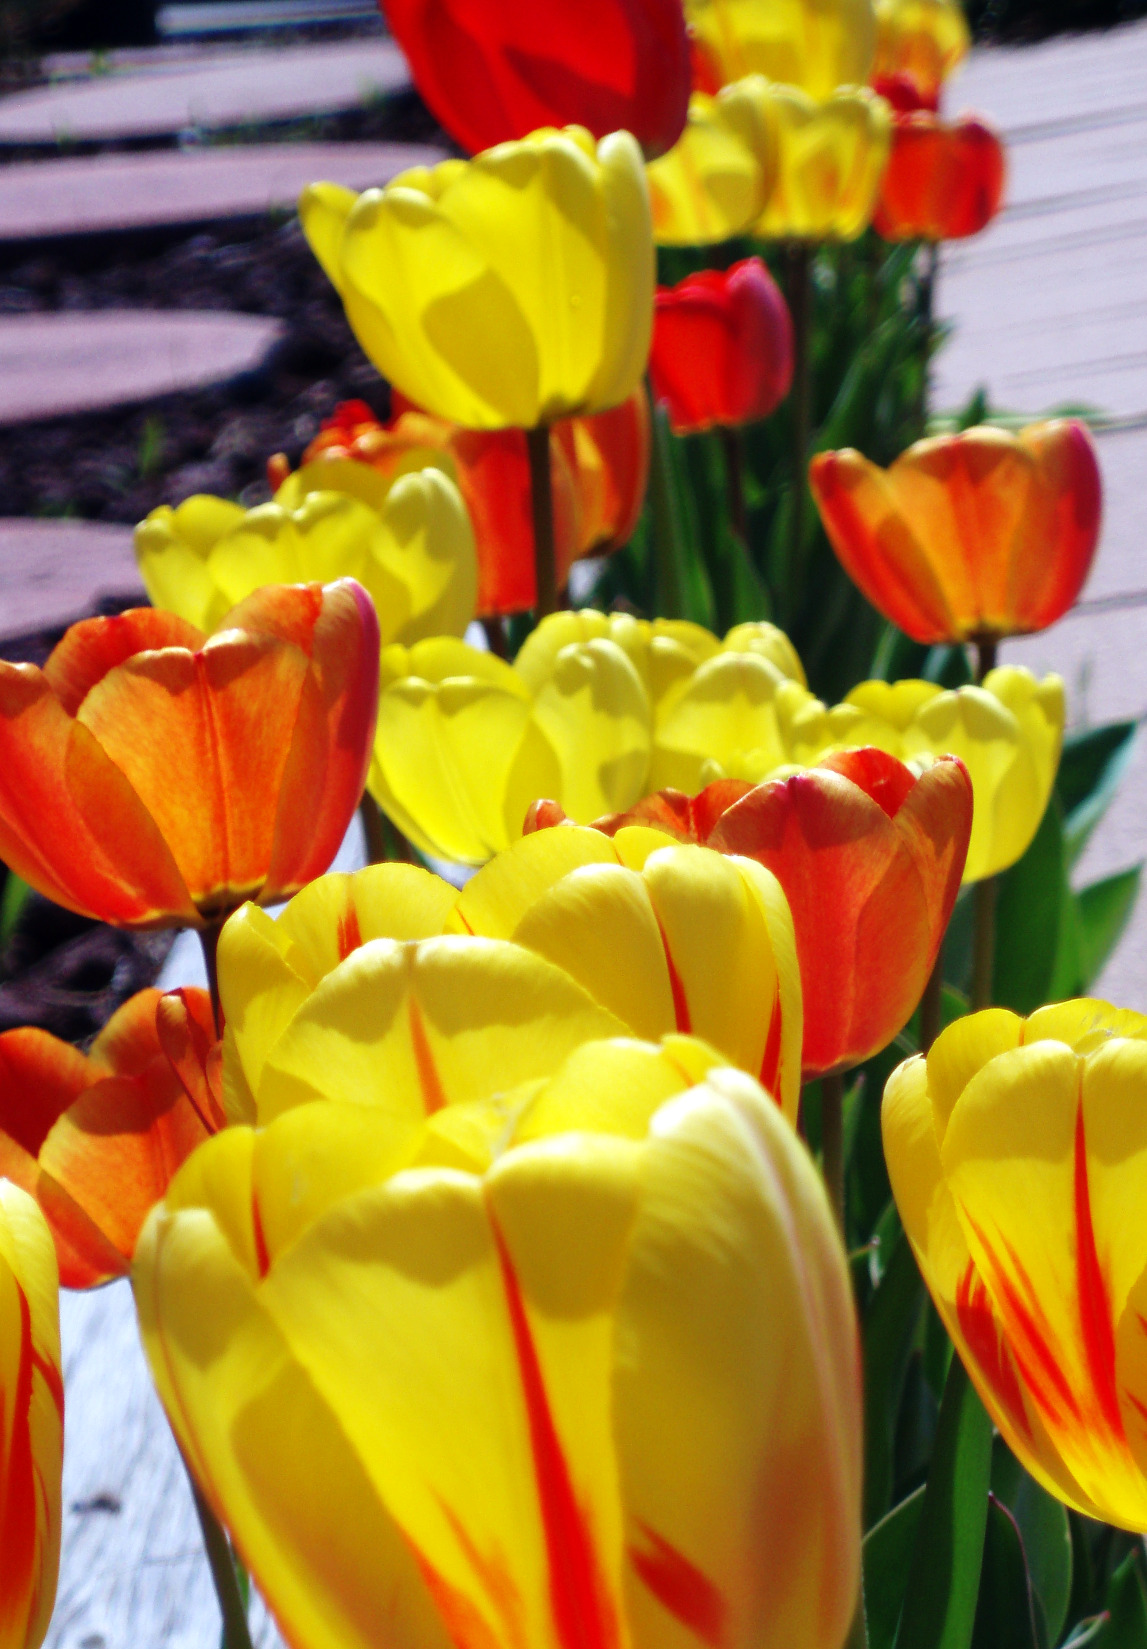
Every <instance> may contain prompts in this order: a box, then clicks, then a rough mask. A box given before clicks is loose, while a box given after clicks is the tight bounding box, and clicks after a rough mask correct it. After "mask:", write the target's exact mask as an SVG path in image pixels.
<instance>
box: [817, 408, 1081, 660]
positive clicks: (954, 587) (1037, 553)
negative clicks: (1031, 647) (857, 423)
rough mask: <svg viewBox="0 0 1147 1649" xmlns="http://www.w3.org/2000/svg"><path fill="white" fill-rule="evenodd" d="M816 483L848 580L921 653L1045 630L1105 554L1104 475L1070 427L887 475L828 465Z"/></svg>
mask: <svg viewBox="0 0 1147 1649" xmlns="http://www.w3.org/2000/svg"><path fill="white" fill-rule="evenodd" d="M809 481H810V483H811V486H812V491H813V496H814V498H815V499H816V502H817V506H818V508H819V510H820V514H821V519H822V521H823V522H824V525H825V531H826V532H827V533H828V536H829V538H830V540H831V541H832V547H833V549H834V550H835V551H836V553H837V555H838V557H839V558H840V561H841V563H842V565H843V567H844V569H845V571H846V572H847V573H848V575H849V577H850V578H851V579H852V580H853V582H854V583H856V584H857V585H859V587H860V589H861V591H862V592H863V593H864V595H866V596H867V597H868V599H869V601H871V602H872V604H873V606H874V607H878V608H879V609H880V611H881V612H882V613H883V614H884V616H885V618H889V619H891V620H892V622H893V624H896V625H898V626H899V627H900V629H901V630H903V631H905V633H906V634H907V635H910V636H911V637H912V639H913V641H920V642H953V641H970V640H987V639H992V638H999V637H1001V636H1010V635H1023V634H1026V633H1027V632H1029V631H1032V630H1043V629H1046V627H1047V626H1048V625H1049V624H1054V623H1055V621H1056V619H1057V618H1061V617H1062V616H1063V614H1064V613H1065V612H1067V610H1068V608H1069V607H1070V606H1071V604H1072V603H1073V602H1074V600H1075V598H1076V596H1077V595H1078V594H1079V591H1080V589H1081V587H1082V585H1083V582H1084V580H1085V578H1086V577H1087V574H1088V571H1089V569H1090V567H1091V558H1092V556H1093V555H1094V554H1095V547H1096V544H1097V543H1098V541H1099V526H1100V517H1101V515H1102V484H1101V481H1100V476H1099V464H1098V461H1097V459H1096V456H1095V448H1094V446H1093V444H1092V441H1091V437H1090V436H1089V435H1088V433H1087V431H1086V429H1085V428H1084V426H1083V425H1082V424H1079V423H1076V422H1074V420H1069V421H1066V422H1065V421H1061V420H1055V421H1053V422H1051V423H1043V424H1029V425H1028V427H1027V428H1026V429H1024V430H1021V432H1020V434H1019V435H1010V434H1008V433H1006V432H1005V431H1004V430H1001V429H992V428H990V427H989V426H988V425H986V424H981V425H978V426H977V427H976V428H974V429H970V430H966V431H965V432H964V433H963V434H962V435H941V436H935V437H932V438H931V439H929V440H926V441H917V443H916V445H915V446H912V447H909V448H908V450H907V452H902V453H901V455H900V457H899V458H897V460H896V462H895V463H894V464H893V465H892V466H891V468H890V469H888V470H882V469H880V468H878V467H877V465H875V464H872V463H870V462H869V461H868V459H867V458H863V457H861V455H860V453H858V452H854V451H852V450H851V449H846V450H845V451H843V452H824V453H820V454H818V456H817V457H816V458H814V459H813V461H812V465H811V467H810V470H809Z"/></svg>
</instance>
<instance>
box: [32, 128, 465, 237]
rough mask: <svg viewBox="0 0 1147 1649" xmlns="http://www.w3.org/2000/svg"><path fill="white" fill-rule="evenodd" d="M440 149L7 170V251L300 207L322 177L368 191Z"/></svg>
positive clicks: (146, 158) (190, 157) (280, 148)
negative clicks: (12, 244) (12, 246)
mask: <svg viewBox="0 0 1147 1649" xmlns="http://www.w3.org/2000/svg"><path fill="white" fill-rule="evenodd" d="M443 158H444V157H443V154H442V152H441V151H440V150H437V149H432V148H429V147H428V146H426V145H422V144H418V145H415V144H409V145H407V144H399V143H263V144H254V145H252V146H250V147H246V146H243V147H238V148H233V149H232V148H227V149H182V150H181V149H159V150H148V151H143V152H138V151H137V152H129V153H126V154H106V155H94V156H92V157H90V158H87V157H85V158H83V159H69V160H31V161H21V162H19V163H18V164H16V165H14V166H5V167H3V168H0V242H3V241H11V240H27V239H31V238H34V237H37V236H55V235H75V234H98V233H101V232H102V231H105V230H119V229H141V228H149V227H153V226H158V225H161V224H173V223H178V224H194V223H208V222H214V221H216V220H217V219H220V218H232V217H255V216H258V215H260V214H262V213H264V212H269V211H272V210H275V209H282V208H293V207H294V205H295V202H296V201H297V200H298V198H299V194H300V191H301V190H302V189H303V187H304V185H305V184H307V183H312V182H314V181H315V180H316V179H318V178H325V179H329V180H330V181H331V182H332V183H342V184H345V185H346V186H347V187H348V188H351V189H367V188H370V187H371V186H372V185H374V184H382V183H387V182H389V180H390V179H391V178H392V177H394V176H395V175H396V174H397V173H399V172H401V171H404V170H405V169H406V168H407V167H408V166H433V165H435V164H436V163H437V162H438V161H439V160H441V159H443Z"/></svg>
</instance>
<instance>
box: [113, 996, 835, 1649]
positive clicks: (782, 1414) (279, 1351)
mask: <svg viewBox="0 0 1147 1649" xmlns="http://www.w3.org/2000/svg"><path fill="white" fill-rule="evenodd" d="M522 1040H523V1041H527V1042H529V1043H530V1044H531V1046H536V1045H537V1042H538V1038H537V1034H536V1029H535V1027H533V1026H526V1027H523V1034H522ZM486 1074H488V1076H489V1077H491V1078H495V1079H499V1076H500V1073H498V1072H496V1071H495V1070H493V1069H491V1070H490V1071H489V1073H486ZM134 1284H135V1294H136V1302H137V1306H138V1311H139V1318H140V1326H141V1330H142V1336H143V1342H144V1346H145V1350H146V1352H147V1356H148V1359H149V1362H150V1365H151V1369H152V1373H153V1375H154V1378H155V1381H156V1385H157V1387H158V1389H159V1393H160V1396H161V1398H162V1401H163V1403H164V1407H165V1408H166V1411H167V1414H168V1417H169V1419H170V1421H171V1424H172V1426H173V1428H174V1429H175V1432H176V1434H177V1436H178V1438H179V1442H180V1445H181V1447H182V1449H183V1451H184V1453H185V1455H186V1457H187V1459H188V1461H189V1463H190V1465H191V1467H192V1470H193V1471H194V1473H195V1475H196V1478H197V1479H198V1481H199V1482H200V1484H201V1485H202V1488H203V1490H204V1493H205V1494H206V1496H207V1498H208V1500H209V1502H210V1503H211V1505H212V1507H213V1509H214V1510H215V1512H216V1513H217V1515H218V1516H219V1517H220V1518H221V1520H222V1521H223V1522H224V1523H225V1524H226V1525H227V1527H228V1528H229V1529H230V1531H231V1533H232V1536H233V1538H234V1541H235V1544H236V1547H237V1549H238V1551H239V1553H240V1554H241V1556H242V1558H243V1560H244V1562H245V1563H246V1564H247V1565H248V1567H249V1569H250V1571H251V1573H252V1575H253V1577H254V1579H255V1580H256V1581H257V1583H258V1585H259V1588H260V1591H261V1592H262V1594H263V1595H264V1597H265V1598H266V1599H267V1602H268V1604H269V1605H270V1608H271V1610H272V1612H273V1614H274V1615H275V1616H276V1618H277V1619H278V1621H279V1623H280V1626H281V1628H282V1630H283V1633H284V1635H285V1636H286V1637H287V1638H288V1639H289V1641H290V1642H291V1643H292V1644H294V1645H296V1646H297V1649H375V1646H377V1644H378V1643H379V1632H380V1623H383V1625H384V1627H385V1636H386V1640H387V1642H389V1643H393V1644H395V1645H397V1646H401V1649H449V1646H450V1645H455V1646H458V1649H483V1646H486V1649H488V1646H491V1645H494V1644H499V1645H511V1644H512V1645H518V1646H520V1649H577V1646H579V1645H586V1644H594V1645H599V1646H606V1649H608V1646H611V1645H614V1646H619V1649H620V1646H622V1645H625V1644H629V1643H666V1644H668V1643H673V1644H678V1643H679V1644H681V1645H683V1646H687V1645H690V1644H696V1645H698V1649H700V1646H701V1645H708V1646H710V1649H711V1646H713V1645H716V1644H729V1645H753V1646H754V1649H791V1646H792V1645H794V1644H800V1645H801V1646H802V1649H839V1645H840V1644H841V1642H842V1641H843V1638H844V1635H845V1633H846V1632H847V1630H848V1625H849V1619H850V1616H851V1613H852V1608H853V1604H854V1601H855V1596H856V1586H857V1579H858V1558H859V1533H860V1528H859V1488H860V1438H861V1423H862V1422H861V1397H860V1391H859V1381H858V1373H857V1369H858V1343H857V1333H856V1325H855V1318H854V1311H853V1306H852V1301H851V1291H850V1286H849V1278H848V1273H847V1265H846V1261H845V1256H844V1253H843V1250H842V1248H841V1245H840V1240H839V1237H838V1236H837V1234H836V1231H835V1227H834V1223H833V1218H832V1215H831V1213H830V1211H829V1209H828V1205H827V1202H826V1199H825V1196H824V1193H823V1190H822V1188H821V1185H820V1183H819V1180H818V1177H817V1175H816V1172H815V1170H814V1168H813V1166H812V1164H811V1162H810V1161H809V1159H808V1156H807V1154H806V1153H805V1151H804V1148H803V1147H802V1145H801V1144H800V1141H799V1140H798V1139H797V1137H796V1134H795V1133H794V1131H793V1130H792V1129H791V1128H790V1127H789V1126H788V1124H787V1123H786V1122H785V1121H784V1120H783V1118H781V1116H780V1115H779V1114H778V1112H777V1109H776V1107H775V1106H774V1105H773V1104H772V1102H771V1101H770V1100H769V1099H768V1098H767V1097H766V1096H765V1095H764V1094H763V1093H762V1091H761V1090H760V1089H759V1088H758V1087H757V1085H756V1084H755V1083H754V1082H753V1081H752V1080H751V1078H749V1077H747V1076H746V1075H744V1074H743V1073H742V1072H739V1071H731V1070H727V1069H720V1068H715V1067H714V1064H713V1058H712V1055H711V1053H710V1052H709V1051H708V1050H706V1049H705V1048H704V1047H703V1046H702V1045H700V1044H697V1043H693V1042H691V1041H689V1040H688V1039H683V1038H675V1039H672V1040H671V1041H670V1042H667V1043H666V1044H664V1045H663V1046H661V1047H658V1046H656V1045H649V1044H643V1043H635V1042H631V1041H622V1042H609V1041H607V1042H596V1043H591V1044H589V1045H587V1046H583V1047H581V1048H578V1049H577V1050H575V1051H574V1052H572V1053H570V1054H569V1055H568V1056H567V1057H566V1058H565V1059H564V1060H560V1059H559V1060H555V1062H554V1069H553V1074H552V1075H551V1076H549V1077H548V1078H543V1079H542V1080H540V1081H535V1082H532V1083H531V1084H530V1085H529V1087H528V1088H527V1089H525V1090H518V1091H517V1092H516V1093H513V1094H507V1093H506V1092H505V1088H504V1084H503V1082H502V1081H501V1080H499V1081H498V1089H497V1097H495V1090H493V1089H490V1088H487V1089H486V1091H485V1094H484V1095H483V1097H481V1098H478V1099H476V1100H474V1101H473V1102H471V1103H470V1104H468V1105H462V1106H457V1107H454V1108H452V1109H450V1110H444V1111H441V1112H439V1113H438V1114H437V1115H436V1116H435V1117H432V1118H431V1119H430V1121H429V1122H424V1121H419V1122H417V1123H415V1124H410V1125H406V1124H405V1122H404V1119H403V1118H402V1117H396V1116H394V1115H391V1114H388V1112H387V1111H386V1110H385V1109H383V1108H373V1109H368V1108H366V1107H363V1106H361V1105H340V1104H332V1103H326V1104H313V1105H306V1106H303V1107H300V1108H298V1109H295V1110H292V1111H291V1112H289V1113H288V1114H286V1115H284V1116H282V1117H280V1118H279V1119H278V1120H277V1121H276V1122H274V1123H273V1124H271V1126H270V1127H268V1128H265V1129H263V1130H261V1131H258V1132H255V1131H252V1130H249V1129H246V1128H232V1129H228V1130H226V1131H224V1132H223V1133H221V1134H219V1135H217V1136H216V1137H215V1138H214V1139H213V1140H211V1141H210V1142H209V1143H208V1144H207V1145H206V1146H204V1147H203V1148H202V1149H201V1150H200V1151H198V1152H197V1153H196V1154H195V1156H194V1157H193V1158H192V1159H191V1161H190V1162H189V1163H188V1164H187V1165H186V1166H185V1167H184V1168H183V1169H182V1170H181V1172H180V1173H179V1174H178V1175H177V1176H176V1178H175V1179H174V1181H173V1182H172V1184H171V1187H170V1188H169V1192H168V1195H167V1199H166V1201H165V1202H164V1203H162V1204H160V1205H159V1206H158V1207H157V1208H155V1209H154V1210H153V1211H152V1214H151V1216H150V1218H149V1221H148V1224H147V1226H146V1227H145V1229H144V1232H143V1234H142V1236H141V1238H140V1241H139V1245H138V1247H137V1249H136V1257H135V1269H134Z"/></svg>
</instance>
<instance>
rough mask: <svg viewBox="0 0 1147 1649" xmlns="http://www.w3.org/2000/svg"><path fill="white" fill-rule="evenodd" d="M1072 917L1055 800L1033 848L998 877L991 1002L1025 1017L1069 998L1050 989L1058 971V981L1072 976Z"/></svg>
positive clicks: (1065, 993)
mask: <svg viewBox="0 0 1147 1649" xmlns="http://www.w3.org/2000/svg"><path fill="white" fill-rule="evenodd" d="M1073 914H1074V913H1073V911H1072V910H1071V906H1070V889H1069V888H1068V884H1067V862H1066V856H1065V852H1064V842H1063V822H1062V815H1061V813H1060V809H1059V804H1058V802H1057V801H1056V799H1055V797H1054V796H1053V797H1052V800H1051V801H1050V802H1049V804H1048V807H1047V810H1046V812H1045V813H1044V816H1043V819H1042V820H1041V821H1040V827H1039V829H1038V830H1037V831H1036V833H1035V837H1034V839H1033V841H1032V844H1031V846H1030V847H1029V848H1028V850H1027V852H1026V853H1025V854H1024V856H1023V858H1022V859H1020V860H1019V862H1018V863H1017V864H1014V865H1013V866H1012V867H1011V869H1010V870H1007V871H1005V872H1004V873H1003V875H1002V876H1001V877H1000V885H999V902H998V904H997V907H996V961H995V973H994V985H993V992H992V1001H993V1002H995V1003H996V1004H997V1005H998V1006H999V1007H1002V1008H1011V1009H1012V1011H1013V1012H1014V1013H1020V1014H1029V1013H1034V1012H1035V1010H1036V1008H1038V1007H1041V1006H1042V1005H1043V1003H1045V1002H1054V1001H1060V1000H1062V999H1063V997H1064V996H1065V995H1067V996H1070V995H1072V994H1073V992H1072V987H1071V985H1070V984H1068V985H1067V988H1066V990H1060V991H1059V992H1058V994H1056V993H1053V988H1052V986H1053V980H1054V979H1055V977H1056V973H1057V968H1058V971H1059V973H1060V974H1061V975H1064V974H1070V973H1072V972H1073V971H1074V969H1073V968H1072V967H1071V966H1070V961H1071V947H1072V945H1073V943H1074V941H1075V934H1074V931H1073V928H1072V917H1073Z"/></svg>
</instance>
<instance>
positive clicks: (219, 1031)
mask: <svg viewBox="0 0 1147 1649" xmlns="http://www.w3.org/2000/svg"><path fill="white" fill-rule="evenodd" d="M222 932H223V923H222V922H212V923H211V925H210V927H206V928H200V929H199V943H200V946H201V947H202V950H203V965H204V967H205V968H206V969H207V991H208V994H209V995H210V997H211V1017H212V1018H213V1019H214V1021H215V1035H216V1036H217V1037H220V1036H222V1035H223V1004H222V1002H220V1000H219V935H220V934H221V933H222Z"/></svg>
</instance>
